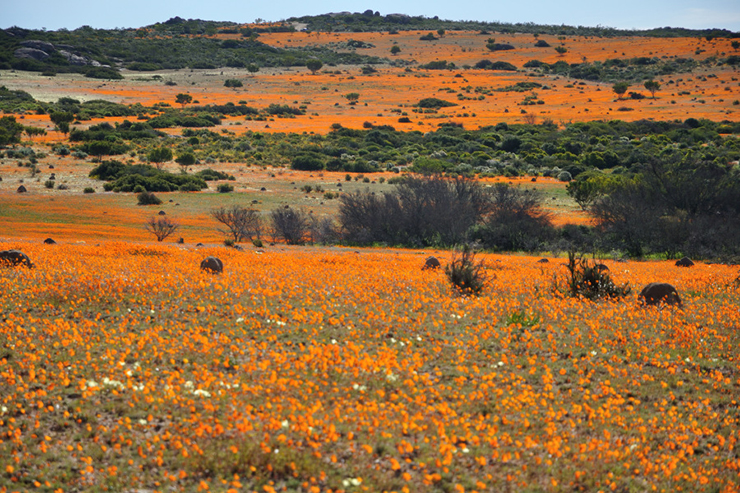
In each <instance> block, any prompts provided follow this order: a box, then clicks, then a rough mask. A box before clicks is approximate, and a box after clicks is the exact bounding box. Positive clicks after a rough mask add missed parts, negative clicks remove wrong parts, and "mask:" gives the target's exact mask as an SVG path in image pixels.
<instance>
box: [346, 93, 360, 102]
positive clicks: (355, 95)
mask: <svg viewBox="0 0 740 493" xmlns="http://www.w3.org/2000/svg"><path fill="white" fill-rule="evenodd" d="M344 97H345V98H347V101H349V104H357V101H359V99H360V94H359V93H357V92H351V93H349V94H345V95H344Z"/></svg>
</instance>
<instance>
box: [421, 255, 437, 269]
mask: <svg viewBox="0 0 740 493" xmlns="http://www.w3.org/2000/svg"><path fill="white" fill-rule="evenodd" d="M440 265H442V264H440V263H439V259H437V257H427V259H426V261H424V267H422V268H421V270H429V269H431V270H434V269H439V267H440Z"/></svg>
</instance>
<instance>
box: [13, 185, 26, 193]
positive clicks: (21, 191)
mask: <svg viewBox="0 0 740 493" xmlns="http://www.w3.org/2000/svg"><path fill="white" fill-rule="evenodd" d="M16 192H18V193H26V192H28V190H26V187H24V186H23V185H21V186H20V187H18V189H17V190H16Z"/></svg>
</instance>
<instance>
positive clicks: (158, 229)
mask: <svg viewBox="0 0 740 493" xmlns="http://www.w3.org/2000/svg"><path fill="white" fill-rule="evenodd" d="M179 227H180V225H179V224H177V223H176V222H175V221H172V220H170V218H168V217H166V216H165V217H159V218H154V217H150V218H149V220H148V221H147V222H146V224H145V225H144V228H145V229H146V230H147V231H149V232H150V233H152V234H153V235H154V236H156V237H157V241H162V240H164V239H165V238H167V237H168V236H170V235H171V234H172V233H174V232H175V231H177V228H179Z"/></svg>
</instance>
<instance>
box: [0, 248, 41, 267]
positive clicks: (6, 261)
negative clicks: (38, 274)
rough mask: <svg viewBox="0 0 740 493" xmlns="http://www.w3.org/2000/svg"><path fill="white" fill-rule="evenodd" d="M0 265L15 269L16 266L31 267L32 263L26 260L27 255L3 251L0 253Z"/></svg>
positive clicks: (16, 251)
mask: <svg viewBox="0 0 740 493" xmlns="http://www.w3.org/2000/svg"><path fill="white" fill-rule="evenodd" d="M0 265H4V266H7V267H15V266H18V265H24V266H26V267H29V268H31V267H33V262H31V259H30V258H28V255H26V254H25V253H23V252H21V251H20V250H3V251H2V252H0Z"/></svg>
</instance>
